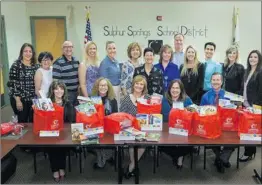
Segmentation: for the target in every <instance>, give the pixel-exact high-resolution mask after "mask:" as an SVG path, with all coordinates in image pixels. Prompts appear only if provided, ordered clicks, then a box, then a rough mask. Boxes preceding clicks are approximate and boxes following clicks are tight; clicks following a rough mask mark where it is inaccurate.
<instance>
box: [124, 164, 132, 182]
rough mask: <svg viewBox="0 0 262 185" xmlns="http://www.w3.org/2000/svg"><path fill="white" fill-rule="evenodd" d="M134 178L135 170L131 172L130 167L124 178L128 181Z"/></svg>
mask: <svg viewBox="0 0 262 185" xmlns="http://www.w3.org/2000/svg"><path fill="white" fill-rule="evenodd" d="M134 176H135V169H133V170H132V172H129V166H128V167H127V169H126V172H125V174H124V177H125V178H126V179H130V178H131V177H134Z"/></svg>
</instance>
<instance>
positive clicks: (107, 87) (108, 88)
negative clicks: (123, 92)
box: [92, 77, 118, 169]
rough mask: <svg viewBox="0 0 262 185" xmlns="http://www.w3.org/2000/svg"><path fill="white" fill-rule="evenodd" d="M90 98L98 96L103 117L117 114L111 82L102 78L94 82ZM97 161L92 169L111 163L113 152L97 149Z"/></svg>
mask: <svg viewBox="0 0 262 185" xmlns="http://www.w3.org/2000/svg"><path fill="white" fill-rule="evenodd" d="M92 96H100V97H101V98H102V102H103V105H104V109H105V115H106V116H107V115H110V114H112V113H115V112H118V107H117V101H116V99H115V93H114V89H113V86H112V84H111V82H110V81H109V80H108V79H106V78H103V77H100V78H98V79H97V80H96V82H95V84H94V87H93V90H92ZM96 153H97V161H96V163H95V164H94V165H93V168H94V169H101V168H104V167H105V165H106V162H110V163H111V164H112V162H113V157H112V156H113V151H112V150H111V149H99V150H96Z"/></svg>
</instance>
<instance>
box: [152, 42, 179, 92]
mask: <svg viewBox="0 0 262 185" xmlns="http://www.w3.org/2000/svg"><path fill="white" fill-rule="evenodd" d="M172 60H173V49H172V47H171V46H169V45H167V44H165V45H163V46H162V47H161V49H160V59H159V63H158V64H156V65H155V67H156V68H158V69H160V70H161V71H162V73H163V80H164V81H163V85H164V86H163V89H164V92H166V91H167V88H168V84H169V83H170V82H171V81H172V80H174V79H179V78H180V75H179V70H178V67H177V65H176V64H174V63H173V62H172Z"/></svg>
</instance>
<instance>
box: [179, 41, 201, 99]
mask: <svg viewBox="0 0 262 185" xmlns="http://www.w3.org/2000/svg"><path fill="white" fill-rule="evenodd" d="M179 70H180V78H181V81H182V83H183V85H184V87H185V90H186V94H187V95H188V96H189V97H190V98H191V99H192V101H193V102H194V103H196V104H199V103H200V99H201V95H202V93H203V92H202V91H203V82H204V64H202V63H200V62H199V60H198V56H197V51H196V49H195V48H194V47H193V46H191V45H190V46H188V47H187V48H186V50H185V56H184V64H182V65H181V66H180V69H179Z"/></svg>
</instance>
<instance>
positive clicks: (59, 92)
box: [47, 80, 76, 182]
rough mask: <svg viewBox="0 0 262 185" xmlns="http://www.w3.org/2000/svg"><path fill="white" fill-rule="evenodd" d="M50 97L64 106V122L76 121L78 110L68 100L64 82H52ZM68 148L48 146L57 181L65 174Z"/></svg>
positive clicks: (52, 168) (57, 103)
mask: <svg viewBox="0 0 262 185" xmlns="http://www.w3.org/2000/svg"><path fill="white" fill-rule="evenodd" d="M48 98H50V99H51V101H52V102H53V103H54V104H56V105H59V106H61V107H64V123H75V120H76V112H75V109H74V107H73V105H72V104H71V103H70V101H69V100H68V95H67V89H66V86H65V84H64V83H63V82H61V81H57V80H55V81H53V82H52V84H51V85H50V88H49V93H48ZM68 150H69V148H66V147H50V148H47V151H48V156H49V160H50V165H51V170H52V172H53V178H54V180H55V181H56V182H58V181H60V179H63V178H64V176H65V167H66V153H67V151H68Z"/></svg>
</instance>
